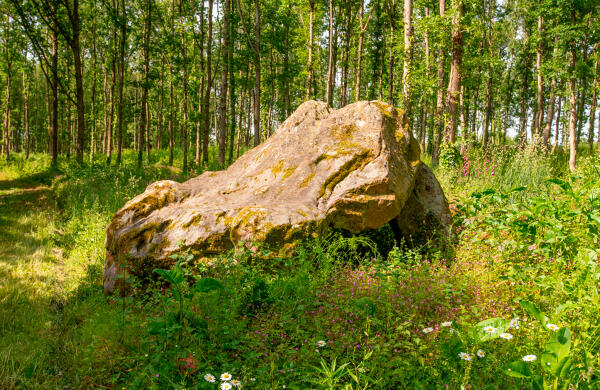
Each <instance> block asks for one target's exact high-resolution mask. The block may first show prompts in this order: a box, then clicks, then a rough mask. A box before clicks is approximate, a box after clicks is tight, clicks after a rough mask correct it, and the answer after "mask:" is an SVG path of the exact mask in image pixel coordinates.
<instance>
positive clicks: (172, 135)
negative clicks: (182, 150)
mask: <svg viewBox="0 0 600 390" xmlns="http://www.w3.org/2000/svg"><path fill="white" fill-rule="evenodd" d="M173 105H174V101H173V62H172V60H169V166H173V148H174V147H175V130H174V127H175V124H174V123H173Z"/></svg>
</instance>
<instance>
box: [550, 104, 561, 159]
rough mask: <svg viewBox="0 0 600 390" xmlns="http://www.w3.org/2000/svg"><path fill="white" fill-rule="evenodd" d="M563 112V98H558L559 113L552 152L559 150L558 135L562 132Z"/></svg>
mask: <svg viewBox="0 0 600 390" xmlns="http://www.w3.org/2000/svg"><path fill="white" fill-rule="evenodd" d="M561 111H562V96H559V97H558V111H557V112H556V128H555V130H554V145H553V146H552V152H556V150H557V149H558V133H559V130H560V114H561Z"/></svg>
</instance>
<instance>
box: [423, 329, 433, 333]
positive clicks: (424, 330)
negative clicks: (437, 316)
mask: <svg viewBox="0 0 600 390" xmlns="http://www.w3.org/2000/svg"><path fill="white" fill-rule="evenodd" d="M431 332H433V328H425V329H423V333H425V334H427V333H431Z"/></svg>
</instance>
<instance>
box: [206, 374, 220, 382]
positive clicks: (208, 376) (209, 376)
mask: <svg viewBox="0 0 600 390" xmlns="http://www.w3.org/2000/svg"><path fill="white" fill-rule="evenodd" d="M216 379H217V378H215V376H214V375H213V374H206V375H204V380H205V381H207V382H211V383H214V382H215V380H216Z"/></svg>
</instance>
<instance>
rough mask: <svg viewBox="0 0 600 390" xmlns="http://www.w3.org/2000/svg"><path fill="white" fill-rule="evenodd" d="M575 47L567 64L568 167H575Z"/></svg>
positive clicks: (572, 169)
mask: <svg viewBox="0 0 600 390" xmlns="http://www.w3.org/2000/svg"><path fill="white" fill-rule="evenodd" d="M574 18H575V11H571V20H572V21H573V22H574ZM576 62H577V59H576V57H575V49H574V48H571V64H570V66H569V100H570V103H571V107H570V114H569V169H570V170H571V172H575V170H576V169H577V165H576V164H577V101H576V98H575V64H576Z"/></svg>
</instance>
